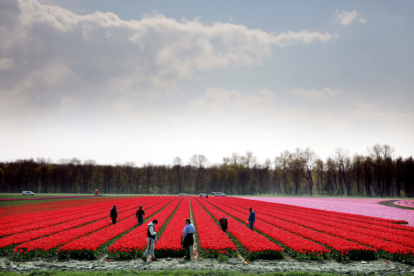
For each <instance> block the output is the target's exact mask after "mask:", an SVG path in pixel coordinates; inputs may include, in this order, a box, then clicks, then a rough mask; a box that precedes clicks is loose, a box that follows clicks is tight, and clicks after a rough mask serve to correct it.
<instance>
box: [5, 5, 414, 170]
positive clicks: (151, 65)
mask: <svg viewBox="0 0 414 276" xmlns="http://www.w3.org/2000/svg"><path fill="white" fill-rule="evenodd" d="M412 10H414V2H413V1H411V0H400V1H381V0H375V1H368V0H367V1H322V0H319V1H295V0H292V1H287V0H286V1H276V0H271V1H265V0H263V1H245V0H234V1H214V0H209V1H181V0H176V1H167V0H157V1H126V0H118V1H109V0H90V1H75V0H70V1H69V0H37V1H36V0H20V1H17V0H0V145H1V147H2V149H1V150H0V161H12V160H16V159H23V158H37V157H45V158H50V159H52V160H53V161H54V162H58V161H59V160H61V159H65V158H66V159H68V158H73V157H76V158H79V159H81V160H87V159H94V160H96V161H97V162H98V163H99V164H115V163H124V162H126V161H132V162H135V164H136V165H138V166H141V165H143V164H144V163H146V162H152V163H154V164H172V162H173V159H174V158H175V157H180V158H182V160H183V161H184V162H185V163H187V162H188V161H189V160H190V158H191V156H192V155H194V154H203V155H205V156H206V157H207V159H208V160H209V163H210V164H219V163H221V162H222V158H223V157H226V156H230V155H231V154H232V153H233V152H236V153H239V154H240V155H244V154H245V153H246V152H247V151H251V152H253V154H254V155H255V156H256V157H257V160H258V162H260V163H263V162H264V161H265V159H266V158H269V159H270V160H273V159H274V158H275V157H276V156H277V155H279V154H280V153H281V152H282V151H285V150H289V151H294V150H295V149H296V148H297V147H299V148H301V149H305V148H307V147H309V148H311V149H312V150H313V151H314V152H315V153H316V154H318V156H319V157H320V158H322V159H326V158H327V157H329V156H332V155H333V154H334V153H335V150H336V149H337V148H343V149H345V150H348V151H349V154H350V156H352V155H353V154H355V153H359V154H367V148H368V147H372V146H373V145H374V144H376V143H379V144H381V145H383V144H388V145H391V146H392V147H394V148H395V153H394V157H397V156H403V157H408V156H411V155H412V154H413V152H414V128H413V126H414V109H413V107H412V106H413V103H414V90H413V87H414V77H413V76H414V51H413V50H412V49H414V32H413V30H414V17H413V16H412V14H411V12H412Z"/></svg>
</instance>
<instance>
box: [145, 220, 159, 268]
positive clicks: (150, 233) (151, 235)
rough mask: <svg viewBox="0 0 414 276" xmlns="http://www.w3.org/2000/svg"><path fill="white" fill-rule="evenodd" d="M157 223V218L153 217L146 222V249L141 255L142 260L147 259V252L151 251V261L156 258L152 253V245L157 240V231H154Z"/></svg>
mask: <svg viewBox="0 0 414 276" xmlns="http://www.w3.org/2000/svg"><path fill="white" fill-rule="evenodd" d="M157 224H158V220H156V219H154V220H153V221H152V222H150V223H148V228H147V244H148V245H147V250H145V253H144V256H143V257H142V260H143V261H144V262H146V261H147V256H148V253H150V252H151V257H152V261H153V262H154V261H156V260H157V258H155V255H154V247H155V243H156V242H157V232H155V225H157Z"/></svg>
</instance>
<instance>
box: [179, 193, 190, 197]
mask: <svg viewBox="0 0 414 276" xmlns="http://www.w3.org/2000/svg"><path fill="white" fill-rule="evenodd" d="M188 195H189V194H186V193H180V196H188Z"/></svg>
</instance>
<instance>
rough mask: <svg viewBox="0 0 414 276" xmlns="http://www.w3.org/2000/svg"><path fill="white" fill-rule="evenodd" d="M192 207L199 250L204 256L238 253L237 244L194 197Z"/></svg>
mask: <svg viewBox="0 0 414 276" xmlns="http://www.w3.org/2000/svg"><path fill="white" fill-rule="evenodd" d="M192 199H193V200H191V209H192V211H193V216H194V220H195V221H194V223H195V226H196V228H197V236H198V239H199V241H200V244H199V247H198V251H199V254H200V255H202V256H204V257H207V258H208V257H213V258H214V257H218V256H219V254H225V255H230V256H234V255H235V254H237V252H236V251H237V247H236V245H235V244H234V243H233V242H232V241H231V240H230V239H229V237H228V236H227V234H226V233H225V232H223V231H222V230H221V228H220V227H219V226H218V225H217V224H216V222H215V221H214V220H213V218H212V217H210V215H209V214H208V213H207V212H206V210H204V208H203V207H201V205H200V203H199V202H198V201H197V200H195V199H194V198H192Z"/></svg>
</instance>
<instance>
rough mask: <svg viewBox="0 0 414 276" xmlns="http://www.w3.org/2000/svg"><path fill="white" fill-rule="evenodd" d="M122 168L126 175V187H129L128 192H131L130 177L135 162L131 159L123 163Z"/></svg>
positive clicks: (131, 176) (132, 173)
mask: <svg viewBox="0 0 414 276" xmlns="http://www.w3.org/2000/svg"><path fill="white" fill-rule="evenodd" d="M123 167H124V170H125V174H126V175H127V177H128V187H129V193H130V194H132V182H133V181H132V178H133V175H134V168H135V163H134V162H132V161H127V162H125V163H124V166H123Z"/></svg>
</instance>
